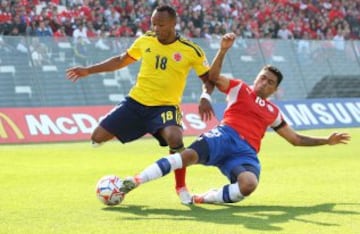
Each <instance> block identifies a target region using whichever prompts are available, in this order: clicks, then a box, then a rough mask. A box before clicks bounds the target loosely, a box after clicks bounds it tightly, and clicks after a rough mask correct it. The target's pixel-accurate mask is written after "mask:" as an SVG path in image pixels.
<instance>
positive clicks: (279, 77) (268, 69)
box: [263, 64, 283, 86]
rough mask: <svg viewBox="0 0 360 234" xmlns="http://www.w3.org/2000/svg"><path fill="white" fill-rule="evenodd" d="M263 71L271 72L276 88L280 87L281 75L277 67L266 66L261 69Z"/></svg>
mask: <svg viewBox="0 0 360 234" xmlns="http://www.w3.org/2000/svg"><path fill="white" fill-rule="evenodd" d="M263 70H266V71H270V72H272V73H273V74H274V75H275V76H276V78H277V85H276V86H279V85H280V83H281V81H282V80H283V74H282V73H281V71H280V70H279V69H278V68H277V67H275V66H272V65H269V64H267V65H265V66H264V67H263Z"/></svg>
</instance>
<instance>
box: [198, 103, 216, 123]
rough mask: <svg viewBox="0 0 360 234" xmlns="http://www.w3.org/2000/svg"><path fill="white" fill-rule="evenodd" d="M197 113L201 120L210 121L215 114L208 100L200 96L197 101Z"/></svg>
mask: <svg viewBox="0 0 360 234" xmlns="http://www.w3.org/2000/svg"><path fill="white" fill-rule="evenodd" d="M199 114H200V117H201V120H202V121H210V120H211V117H212V116H215V114H214V110H213V108H212V105H211V103H210V101H209V100H207V99H206V98H201V99H200V103H199Z"/></svg>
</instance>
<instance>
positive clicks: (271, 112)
mask: <svg viewBox="0 0 360 234" xmlns="http://www.w3.org/2000/svg"><path fill="white" fill-rule="evenodd" d="M234 40H235V34H233V33H228V34H225V35H224V36H223V37H222V40H221V44H220V48H219V50H218V52H217V54H216V56H215V58H214V61H213V63H212V66H211V68H210V71H209V75H210V80H212V81H213V82H214V83H215V84H216V87H217V88H218V89H219V90H220V91H221V92H223V93H225V94H226V95H227V98H226V100H227V108H226V110H225V112H224V118H223V119H222V121H221V123H220V125H219V126H217V127H215V128H214V129H212V130H211V131H209V132H206V133H204V134H202V135H201V136H200V137H199V138H198V139H197V140H196V141H195V142H193V143H192V144H191V145H190V146H189V147H188V148H187V149H186V150H185V151H183V152H181V153H177V154H173V155H168V156H166V157H164V158H161V159H159V160H158V161H157V162H155V163H153V164H152V165H150V166H148V167H147V168H146V169H145V170H143V171H142V172H141V173H139V174H137V175H136V176H134V177H129V178H127V179H125V181H124V185H123V188H122V191H124V192H125V193H128V192H129V191H131V190H132V189H134V188H135V187H137V186H139V185H140V184H143V183H146V182H149V181H151V180H154V179H157V178H160V177H162V176H164V175H167V174H168V173H169V172H171V171H173V170H176V169H178V168H182V167H188V166H190V165H193V164H202V165H205V166H216V167H218V168H219V169H220V171H221V172H222V173H223V174H224V175H225V176H226V177H227V178H228V180H229V182H230V183H229V184H226V185H224V186H223V187H221V188H218V189H212V190H210V191H208V192H206V193H204V194H202V195H194V196H193V197H192V198H193V199H192V201H193V202H194V203H231V202H238V201H241V200H242V199H244V198H245V197H247V196H249V195H250V194H251V193H252V192H254V190H255V189H256V187H257V186H258V182H259V176H260V171H261V167H260V162H259V160H258V152H259V150H260V144H261V140H262V138H263V136H264V134H265V132H266V130H267V128H268V127H271V128H273V129H274V130H275V132H276V133H277V134H279V135H280V136H281V137H283V138H284V139H285V140H287V141H288V142H289V143H290V144H292V145H294V146H319V145H336V144H340V143H342V144H346V143H347V142H348V141H349V140H350V136H349V135H348V134H347V133H332V134H330V136H328V137H315V136H305V135H301V134H299V133H297V132H295V131H294V130H293V129H292V128H291V127H290V126H289V125H288V124H287V123H286V122H285V120H284V118H283V116H282V115H281V112H280V111H279V108H278V107H277V106H276V105H275V104H273V103H272V102H270V101H268V100H267V98H268V97H270V96H271V95H272V94H273V93H274V92H275V91H276V90H277V88H278V86H279V84H280V82H281V81H282V79H283V75H282V73H281V72H280V71H279V70H278V69H277V68H275V67H273V66H270V65H266V66H264V67H263V68H262V69H261V71H260V72H259V74H258V75H257V77H256V78H255V80H254V83H253V86H249V85H247V84H246V83H245V82H244V81H242V80H239V79H233V78H228V77H225V76H223V75H220V71H221V67H222V64H223V60H224V57H225V55H226V53H227V51H228V50H229V49H230V48H231V46H232V45H233V42H234Z"/></svg>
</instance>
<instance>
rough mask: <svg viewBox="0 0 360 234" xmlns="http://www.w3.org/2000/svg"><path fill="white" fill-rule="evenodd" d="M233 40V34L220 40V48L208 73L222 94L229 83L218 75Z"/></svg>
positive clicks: (225, 78)
mask: <svg viewBox="0 0 360 234" xmlns="http://www.w3.org/2000/svg"><path fill="white" fill-rule="evenodd" d="M235 38H236V36H235V34H234V33H227V34H225V35H224V36H223V37H222V38H221V42H220V48H219V50H218V51H217V53H216V55H215V57H214V59H213V62H212V64H211V67H210V71H209V79H210V80H211V81H212V82H214V83H215V85H216V87H217V88H218V89H219V90H220V91H222V92H225V91H226V90H227V89H228V87H229V84H230V81H229V79H228V78H227V77H225V76H223V75H220V72H221V69H222V65H223V62H224V58H225V55H226V53H227V51H228V50H229V49H230V48H231V46H232V45H233V43H234V41H235Z"/></svg>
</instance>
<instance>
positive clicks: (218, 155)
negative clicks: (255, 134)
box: [189, 126, 261, 183]
mask: <svg viewBox="0 0 360 234" xmlns="http://www.w3.org/2000/svg"><path fill="white" fill-rule="evenodd" d="M189 148H191V149H193V150H195V151H196V152H197V153H198V155H199V163H200V164H203V165H207V166H216V167H218V168H219V169H220V171H221V172H222V173H223V174H224V175H225V176H226V177H227V178H228V179H229V180H230V182H231V183H234V182H235V181H237V176H238V175H239V174H240V173H241V172H243V171H250V172H252V173H254V174H255V175H256V177H257V178H258V179H259V176H260V171H261V166H260V162H259V159H258V156H257V153H256V151H255V150H254V149H253V148H252V147H251V146H250V145H249V144H248V143H247V142H246V141H245V140H244V139H242V138H240V137H239V134H238V133H237V132H236V131H235V130H234V129H232V128H231V127H229V126H218V127H216V128H214V129H212V130H210V131H209V132H206V133H204V134H202V135H201V136H200V137H199V138H198V139H197V140H196V141H195V142H194V143H192V144H191V145H190V146H189Z"/></svg>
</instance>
